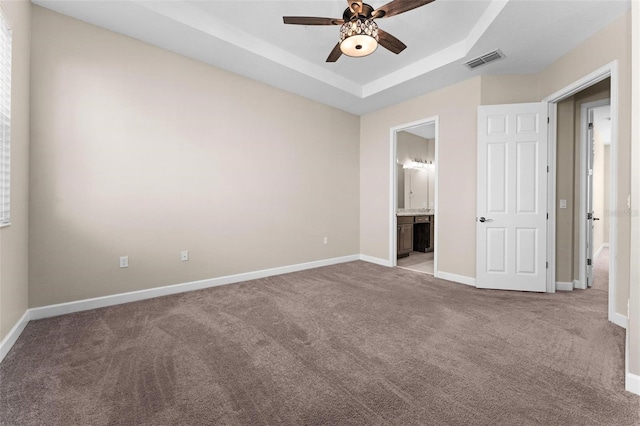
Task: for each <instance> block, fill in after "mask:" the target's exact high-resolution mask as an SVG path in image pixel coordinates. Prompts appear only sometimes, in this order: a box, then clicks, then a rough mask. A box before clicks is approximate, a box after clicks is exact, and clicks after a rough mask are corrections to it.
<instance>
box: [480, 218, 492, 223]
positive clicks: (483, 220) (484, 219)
mask: <svg viewBox="0 0 640 426" xmlns="http://www.w3.org/2000/svg"><path fill="white" fill-rule="evenodd" d="M479 220H480V222H483V223H484V222H491V221H493V219H487V218H485V217H481V218H480V219H479Z"/></svg>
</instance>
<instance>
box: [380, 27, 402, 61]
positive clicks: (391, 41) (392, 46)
mask: <svg viewBox="0 0 640 426" xmlns="http://www.w3.org/2000/svg"><path fill="white" fill-rule="evenodd" d="M378 37H379V40H378V43H379V44H380V45H381V46H382V47H384V48H385V49H387V50H390V51H392V52H393V53H395V54H396V55H397V54H398V53H400V52H402V51H403V50H404V49H406V48H407V45H406V44H404V43H403V42H401V41H400V40H398V39H397V38H395V37H394V36H392V35H391V34H389V33H388V32H386V31H382V30H381V29H380V28H378Z"/></svg>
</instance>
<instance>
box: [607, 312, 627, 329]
mask: <svg viewBox="0 0 640 426" xmlns="http://www.w3.org/2000/svg"><path fill="white" fill-rule="evenodd" d="M609 321H611V322H612V323H614V324H615V325H617V326H618V327H622V328H624V329H625V330H626V329H627V325H628V324H629V319H628V318H627V317H625V316H624V315H622V314H619V313H617V312H615V313H614V314H613V316H611V318H609Z"/></svg>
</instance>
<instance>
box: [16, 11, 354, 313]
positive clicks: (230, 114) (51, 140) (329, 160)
mask: <svg viewBox="0 0 640 426" xmlns="http://www.w3.org/2000/svg"><path fill="white" fill-rule="evenodd" d="M31 66H32V67H31V72H32V75H31V83H32V86H31V88H32V91H33V93H37V96H34V98H33V100H32V115H31V120H32V144H31V165H32V167H31V170H32V173H31V232H30V255H31V258H30V266H29V273H30V280H29V304H30V306H32V307H36V306H42V305H47V304H53V303H60V302H67V301H72V300H79V299H84V298H90V297H96V296H103V295H109V294H115V293H122V292H127V291H133V290H140V289H145V288H151V287H158V286H164V285H168V284H176V283H182V282H189V281H193V280H200V279H207V278H213V277H220V276H226V275H231V274H238V273H243V272H250V271H256V270H261V269H265V268H273V267H278V266H285V265H291V264H298V263H302V262H309V261H315V260H321V259H328V258H334V257H338V256H345V255H353V254H357V253H359V238H358V234H359V222H358V221H359V216H358V211H359V208H358V206H359V194H358V191H359V187H358V183H359V170H358V167H359V155H358V144H359V138H358V133H359V118H358V117H357V116H354V115H351V114H347V113H345V112H342V111H339V110H337V109H333V108H330V107H327V106H324V105H321V104H319V103H316V102H312V101H309V100H306V99H303V98H301V97H298V96H295V95H291V94H289V93H287V92H284V91H281V90H277V89H274V88H271V87H269V86H266V85H264V84H261V83H258V82H255V81H252V80H248V79H246V78H243V77H240V76H237V75H234V74H231V73H228V72H225V71H222V70H219V69H216V68H213V67H210V66H208V65H205V64H202V63H199V62H196V61H193V60H190V59H187V58H184V57H182V56H179V55H177V54H174V53H172V52H168V51H165V50H162V49H159V48H155V47H152V46H150V45H147V44H145V43H142V42H139V41H136V40H133V39H130V38H127V37H124V36H121V35H118V34H115V33H113V32H109V31H106V30H103V29H99V28H97V27H94V26H91V25H88V24H85V23H82V22H80V21H77V20H74V19H71V18H68V17H65V16H62V15H59V14H56V13H54V12H51V11H49V10H47V9H43V8H40V7H34V8H33V33H32V63H31ZM324 236H327V237H328V238H329V244H327V245H324V244H323V237H324ZM181 250H189V251H190V256H191V259H190V261H189V262H181V261H180V257H179V254H180V251H181ZM122 255H128V256H129V265H130V266H129V268H126V269H120V268H119V267H118V257H119V256H122Z"/></svg>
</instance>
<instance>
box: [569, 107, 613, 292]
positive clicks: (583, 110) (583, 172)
mask: <svg viewBox="0 0 640 426" xmlns="http://www.w3.org/2000/svg"><path fill="white" fill-rule="evenodd" d="M610 103H611V102H610V101H609V99H600V100H597V101H593V102H587V103H584V104H582V105H580V135H579V137H580V146H579V156H580V157H579V158H580V168H579V172H578V174H579V176H580V203H579V206H578V210H579V216H580V219H579V220H580V223H579V224H578V229H579V231H580V233H579V239H578V241H579V243H578V250H579V251H578V287H577V288H580V289H583V290H584V289H586V288H587V257H586V250H587V226H586V224H587V145H588V143H589V142H588V141H587V132H586V131H585V129H586V127H587V121H588V117H587V114H588V111H589V110H590V109H593V108H597V107H601V106H605V105H610ZM615 125H616V123H615V122H613V118H612V122H611V127H612V128H613V127H614V126H615ZM611 142H612V144H613V140H612V141H611ZM610 170H615V169H610ZM611 174H612V175H613V173H611ZM596 257H597V256H596V255H595V253H593V259H595V258H596Z"/></svg>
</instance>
